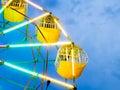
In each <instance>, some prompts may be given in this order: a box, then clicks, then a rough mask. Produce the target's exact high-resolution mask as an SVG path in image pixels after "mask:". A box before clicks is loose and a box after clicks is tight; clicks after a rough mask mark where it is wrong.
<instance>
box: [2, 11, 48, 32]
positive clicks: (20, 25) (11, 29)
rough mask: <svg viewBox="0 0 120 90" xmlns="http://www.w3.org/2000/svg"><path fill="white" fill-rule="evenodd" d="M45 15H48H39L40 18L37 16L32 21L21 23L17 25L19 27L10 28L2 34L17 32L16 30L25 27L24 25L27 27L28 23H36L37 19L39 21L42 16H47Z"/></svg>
mask: <svg viewBox="0 0 120 90" xmlns="http://www.w3.org/2000/svg"><path fill="white" fill-rule="evenodd" d="M47 15H49V13H46V14H43V15H41V16H38V17H36V18H34V19H32V20H29V21H27V22H23V23H21V24H19V25H17V26H14V27H12V28H8V29H6V30H4V31H3V32H2V33H3V34H6V33H8V32H11V31H14V30H17V29H18V28H20V27H23V26H25V25H27V24H30V23H32V22H34V21H36V20H38V19H40V18H42V17H44V16H47Z"/></svg>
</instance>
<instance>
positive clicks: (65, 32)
mask: <svg viewBox="0 0 120 90" xmlns="http://www.w3.org/2000/svg"><path fill="white" fill-rule="evenodd" d="M54 21H55V23H56V24H57V25H58V27H59V28H60V30H62V32H63V34H64V35H65V37H67V38H68V39H69V40H70V41H71V42H72V40H71V39H70V37H69V36H68V35H67V33H66V32H65V30H64V29H63V28H62V26H61V25H60V23H59V22H58V21H57V20H56V19H54Z"/></svg>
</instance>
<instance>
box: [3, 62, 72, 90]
mask: <svg viewBox="0 0 120 90" xmlns="http://www.w3.org/2000/svg"><path fill="white" fill-rule="evenodd" d="M1 62H4V61H2V60H1ZM4 65H6V66H8V67H11V68H13V69H16V70H19V71H22V72H25V73H27V74H31V75H33V76H37V77H39V78H43V79H45V80H50V81H51V82H54V83H56V84H59V85H62V86H64V87H67V88H70V89H73V88H74V86H73V85H70V84H67V83H65V82H62V81H59V80H56V79H54V78H51V77H48V76H45V75H42V74H38V73H36V72H33V71H30V70H27V69H24V68H21V67H18V66H15V65H13V64H10V63H8V62H4Z"/></svg>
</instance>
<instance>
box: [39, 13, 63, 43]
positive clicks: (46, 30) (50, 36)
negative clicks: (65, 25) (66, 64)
mask: <svg viewBox="0 0 120 90" xmlns="http://www.w3.org/2000/svg"><path fill="white" fill-rule="evenodd" d="M54 19H56V20H58V18H56V17H54V16H52V15H48V16H46V17H44V18H42V19H41V20H40V23H39V29H37V40H38V41H40V42H43V43H54V42H57V41H58V40H59V37H60V33H61V30H60V29H59V28H58V27H57V24H56V23H55V22H54Z"/></svg>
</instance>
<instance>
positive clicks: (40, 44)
mask: <svg viewBox="0 0 120 90" xmlns="http://www.w3.org/2000/svg"><path fill="white" fill-rule="evenodd" d="M64 44H71V42H57V43H34V44H13V45H12V44H11V45H8V47H9V48H18V47H36V46H55V45H64Z"/></svg>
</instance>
